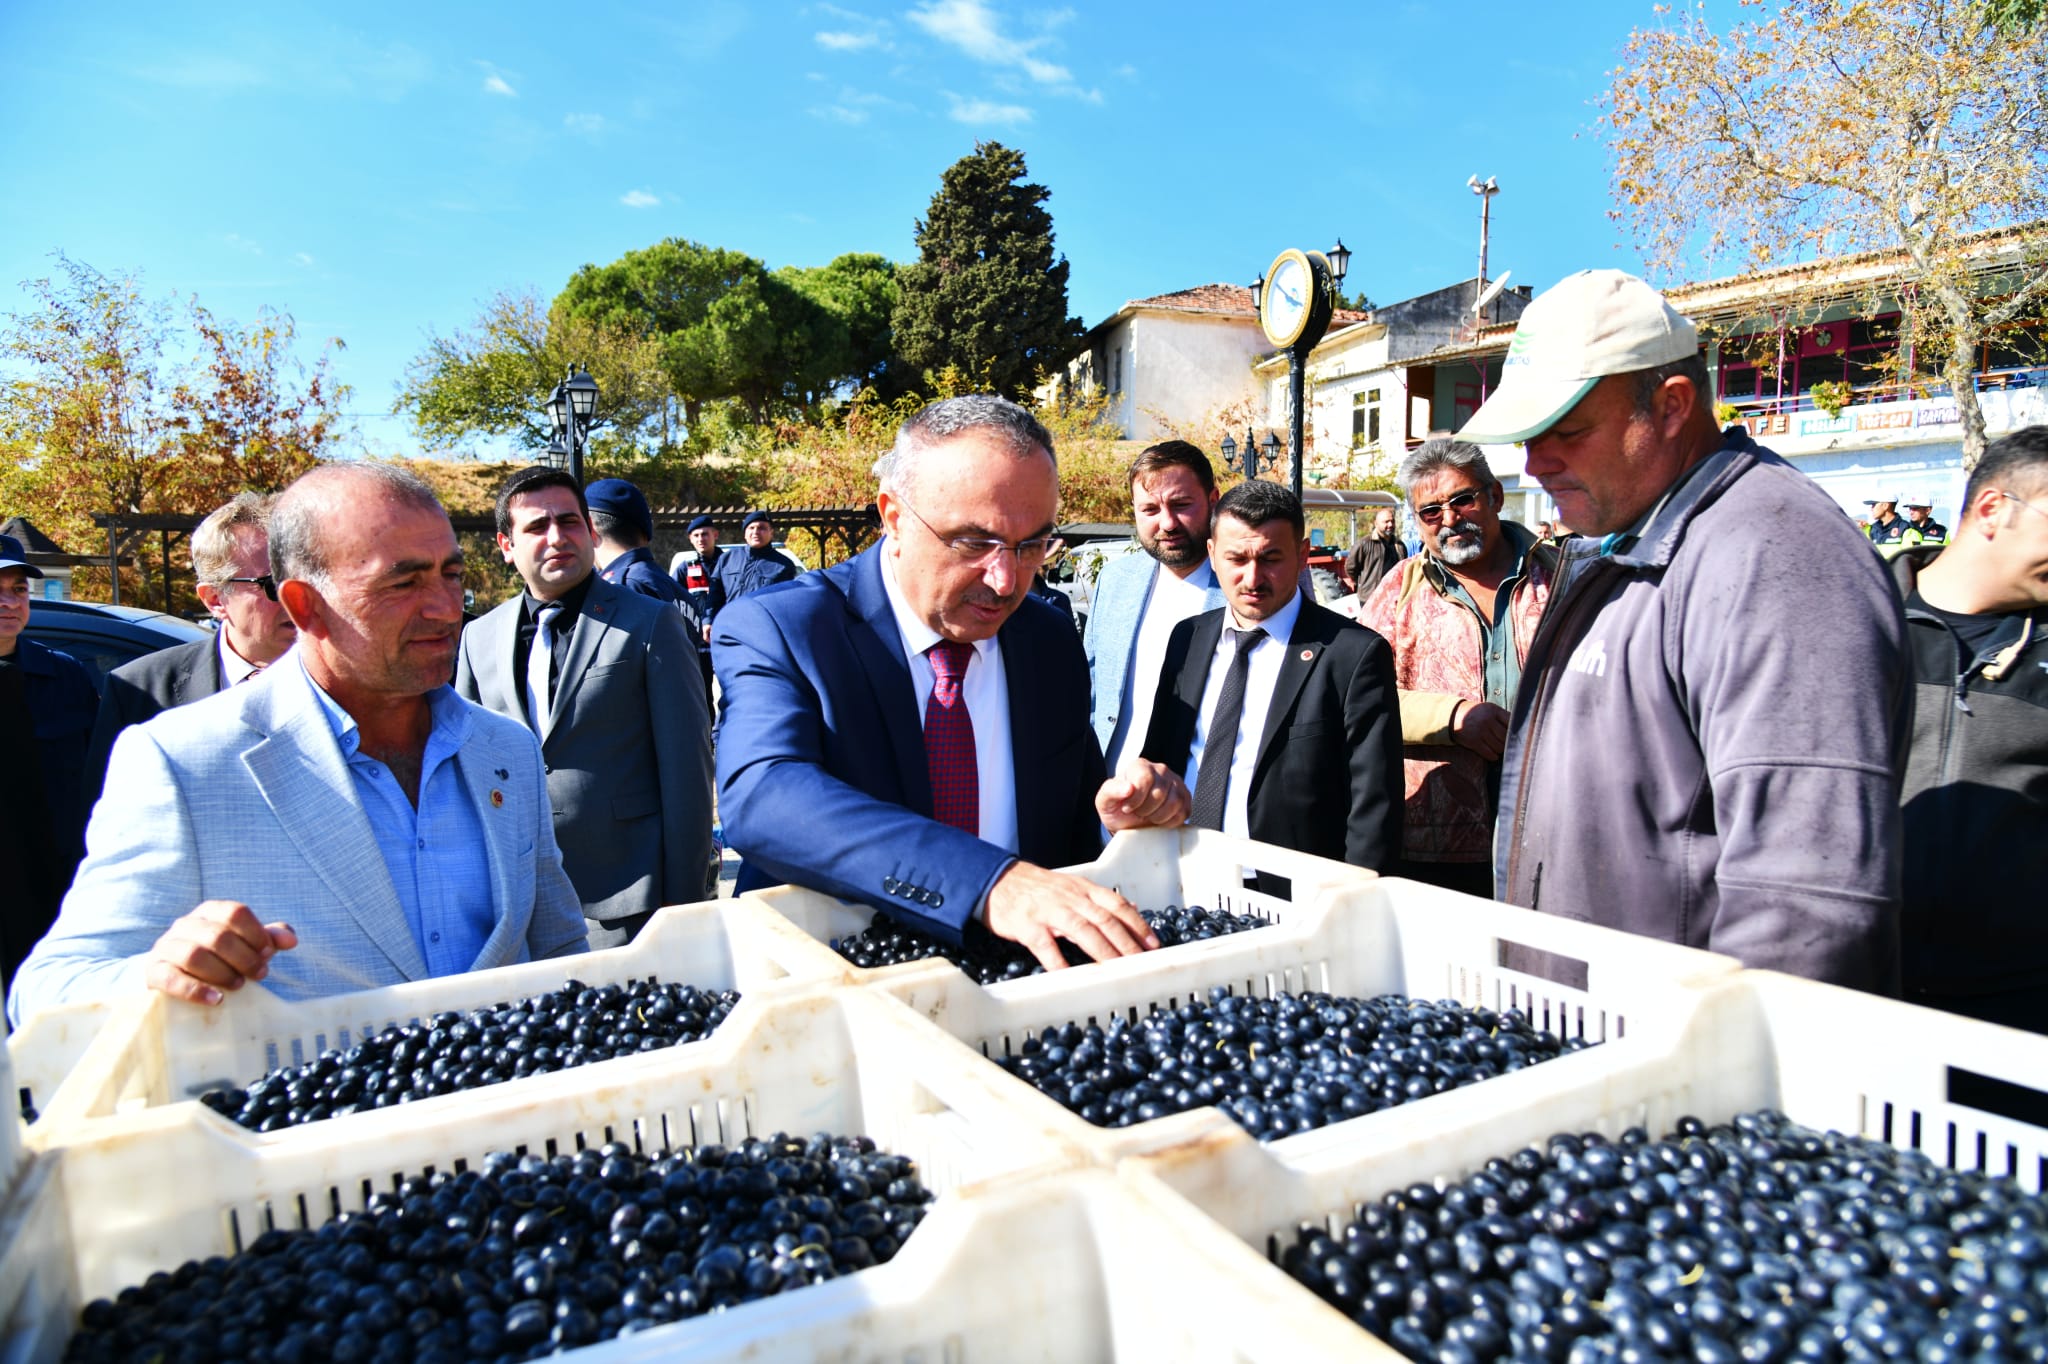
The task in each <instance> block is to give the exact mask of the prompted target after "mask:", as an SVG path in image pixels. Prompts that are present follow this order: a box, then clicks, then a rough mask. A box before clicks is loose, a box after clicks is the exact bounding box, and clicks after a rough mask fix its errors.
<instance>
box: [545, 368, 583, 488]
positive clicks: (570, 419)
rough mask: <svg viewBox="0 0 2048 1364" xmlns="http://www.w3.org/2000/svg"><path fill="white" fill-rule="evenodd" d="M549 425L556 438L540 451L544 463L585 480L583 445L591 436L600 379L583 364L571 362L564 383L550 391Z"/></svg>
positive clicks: (576, 478)
mask: <svg viewBox="0 0 2048 1364" xmlns="http://www.w3.org/2000/svg"><path fill="white" fill-rule="evenodd" d="M546 406H547V413H548V424H549V425H551V426H553V427H554V429H555V438H554V439H553V440H552V441H550V442H548V448H547V449H546V450H544V451H542V453H541V462H542V463H543V464H546V465H548V466H549V467H551V468H556V469H567V470H568V471H569V474H570V476H571V477H573V478H574V479H575V480H576V481H577V482H578V483H581V482H583V447H584V444H585V443H586V442H587V441H588V440H589V437H590V422H591V418H592V416H593V415H595V414H596V412H597V380H595V379H593V378H591V377H590V374H589V372H588V371H587V370H585V369H584V368H583V366H582V365H580V364H572V365H570V367H569V372H568V373H567V374H564V375H563V376H562V382H560V383H559V384H556V385H555V388H554V392H552V393H550V394H548V400H547V404H546Z"/></svg>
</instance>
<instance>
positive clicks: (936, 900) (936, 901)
mask: <svg viewBox="0 0 2048 1364" xmlns="http://www.w3.org/2000/svg"><path fill="white" fill-rule="evenodd" d="M945 903H946V897H945V896H943V895H941V894H939V893H938V892H937V891H933V892H932V908H933V909H937V908H938V907H939V906H941V905H943V904H945Z"/></svg>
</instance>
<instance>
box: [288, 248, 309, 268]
mask: <svg viewBox="0 0 2048 1364" xmlns="http://www.w3.org/2000/svg"><path fill="white" fill-rule="evenodd" d="M292 259H293V260H295V261H297V262H298V263H299V264H301V265H304V266H307V267H308V268H310V267H311V266H312V264H313V257H312V254H311V253H310V252H306V251H295V252H293V253H292Z"/></svg>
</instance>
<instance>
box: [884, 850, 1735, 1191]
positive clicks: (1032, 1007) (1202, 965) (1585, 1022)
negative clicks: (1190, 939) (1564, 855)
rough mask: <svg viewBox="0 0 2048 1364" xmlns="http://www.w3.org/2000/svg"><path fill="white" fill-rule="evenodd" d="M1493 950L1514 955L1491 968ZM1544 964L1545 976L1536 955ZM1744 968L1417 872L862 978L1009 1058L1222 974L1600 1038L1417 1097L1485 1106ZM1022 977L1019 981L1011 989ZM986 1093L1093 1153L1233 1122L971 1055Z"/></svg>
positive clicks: (1342, 1138)
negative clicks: (1089, 961) (1042, 947)
mask: <svg viewBox="0 0 2048 1364" xmlns="http://www.w3.org/2000/svg"><path fill="white" fill-rule="evenodd" d="M1503 962H1509V963H1514V964H1513V965H1502V963H1503ZM1534 966H1540V967H1541V968H1542V969H1543V970H1544V971H1545V972H1546V973H1547V975H1537V974H1533V973H1532V971H1531V970H1529V969H1518V968H1528V967H1534ZM1739 969H1740V967H1739V964H1738V963H1737V962H1736V961H1735V960H1734V959H1733V958H1730V957H1724V956H1720V955H1717V954H1714V953H1709V952H1699V951H1695V950H1693V949H1691V948H1684V947H1678V946H1674V945H1672V944H1670V943H1663V942H1656V941H1652V940H1650V939H1647V938H1640V937H1636V936H1634V935H1632V934H1626V933H1618V932H1615V931H1614V930H1611V929H1605V928H1598V927H1595V926H1593V925H1591V924H1586V923H1581V922H1579V921H1577V920H1572V919H1562V918H1557V917H1554V916H1550V915H1540V914H1534V913H1531V912H1530V911H1528V910H1524V909H1517V908H1515V907H1514V906H1511V905H1503V904H1497V903H1495V902H1494V901H1491V900H1481V899H1478V898H1476V897H1474V896H1469V895H1460V894H1457V893H1455V892H1452V891H1446V890H1441V889H1439V888H1437V887H1434V886H1428V885H1424V884H1422V883H1420V882H1415V881H1406V880H1398V879H1392V878H1388V879H1373V880H1368V881H1363V882H1360V883H1358V884H1356V885H1354V886H1351V887H1349V888H1346V889H1342V890H1338V891H1336V892H1334V893H1333V894H1331V895H1330V896H1329V897H1328V899H1327V901H1326V903H1325V905H1324V908H1323V911H1322V912H1321V913H1320V914H1319V915H1318V916H1317V917H1316V918H1315V919H1314V920H1313V921H1312V922H1305V923H1302V924H1299V925H1295V926H1291V927H1290V926H1287V925H1279V926H1276V927H1274V928H1271V929H1261V930H1259V931H1257V932H1252V933H1241V934H1235V935H1233V936H1231V937H1227V938H1220V939H1216V940H1214V941H1211V942H1206V943H1202V944H1198V945H1197V946H1196V947H1195V948H1193V949H1191V950H1189V951H1186V952H1181V953H1156V954H1155V953H1147V954H1144V955H1141V956H1136V957H1125V958H1121V959H1119V960H1117V961H1113V962H1102V963H1098V964H1096V965H1094V966H1091V967H1089V968H1087V969H1086V970H1074V971H1060V972H1053V973H1049V974H1048V975H1046V976H1044V977H1034V978H1032V980H1031V981H1029V982H1006V983H1004V984H1002V985H995V986H990V987H988V988H986V989H983V988H978V987H976V986H974V985H973V984H972V983H970V982H969V981H968V980H967V978H966V977H965V976H964V975H962V974H961V973H960V972H958V971H955V970H953V969H951V968H950V967H943V968H939V969H934V968H931V967H929V966H927V967H926V969H925V970H924V971H923V972H922V973H921V974H916V975H908V974H906V975H903V976H901V977H896V978H892V979H889V980H886V981H879V982H877V983H876V984H875V985H874V986H873V987H872V988H873V989H875V990H877V991H879V992H881V993H884V994H887V995H888V996H890V997H892V998H894V999H897V1000H900V1001H902V1003H903V1004H905V1005H906V1006H907V1007H909V1008H910V1009H911V1010H912V1011H913V1012H915V1013H917V1014H918V1015H920V1017H921V1018H922V1019H924V1020H926V1021H928V1022H929V1023H930V1024H931V1025H932V1026H933V1028H935V1029H936V1030H937V1031H941V1032H944V1033H946V1034H949V1035H950V1036H951V1037H952V1038H953V1039H955V1042H956V1044H957V1045H958V1046H959V1047H961V1048H963V1049H965V1050H967V1051H968V1052H969V1053H970V1054H972V1053H976V1052H978V1053H979V1054H981V1055H983V1056H988V1057H1001V1056H1006V1055H1011V1054H1014V1053H1015V1051H1016V1050H1017V1048H1018V1046H1019V1045H1020V1044H1021V1043H1022V1042H1023V1041H1024V1039H1025V1038H1026V1036H1028V1035H1030V1034H1032V1033H1035V1032H1037V1031H1039V1030H1040V1029H1043V1028H1046V1027H1049V1026H1054V1025H1059V1024H1064V1023H1068V1022H1074V1023H1079V1024H1082V1025H1083V1026H1086V1025H1087V1024H1089V1023H1099V1024H1102V1025H1105V1026H1106V1025H1108V1024H1109V1022H1110V1021H1111V1020H1112V1019H1114V1018H1117V1017H1123V1018H1125V1019H1128V1020H1131V1021H1133V1022H1135V1021H1137V1020H1139V1019H1141V1018H1143V1017H1144V1016H1146V1015H1147V1014H1149V1013H1152V1012H1154V1011H1155V1010H1158V1009H1162V1008H1167V1009H1171V1008H1177V1007H1178V1006H1179V1005H1181V1004H1182V1003H1184V1002H1187V1001H1189V1000H1197V1001H1199V1000H1202V999H1205V998H1207V996H1208V994H1209V992H1210V990H1212V989H1214V988H1216V987H1218V986H1222V987H1225V988H1228V989H1230V990H1232V991H1234V992H1242V993H1247V994H1252V995H1258V996H1272V995H1276V994H1280V993H1300V992H1303V991H1324V992H1328V993H1331V994H1337V995H1349V996H1367V997H1369V996H1373V995H1381V994H1388V993H1398V994H1404V995H1410V996H1413V997H1416V998H1422V999H1431V1000H1435V999H1454V1000H1456V1001H1458V1002H1459V1003H1461V1004H1465V1005H1468V1006H1471V1007H1482V1006H1483V1007H1485V1008H1489V1009H1494V1010H1496V1011H1504V1010H1508V1009H1519V1010H1521V1011H1522V1012H1523V1013H1525V1014H1526V1015H1528V1017H1529V1018H1530V1019H1531V1021H1532V1022H1533V1023H1534V1024H1535V1025H1536V1026H1537V1027H1539V1028H1546V1029H1549V1030H1550V1031H1552V1032H1555V1033H1557V1034H1559V1035H1560V1036H1569V1037H1582V1038H1584V1039H1586V1040H1587V1041H1588V1042H1597V1043H1601V1044H1603V1045H1601V1046H1598V1047H1594V1048H1591V1049H1589V1050H1587V1051H1583V1052H1578V1053H1574V1054H1572V1055H1567V1056H1561V1057H1558V1058H1557V1059H1555V1060H1552V1061H1548V1062H1545V1063H1543V1064H1542V1065H1539V1066H1534V1067H1531V1068H1529V1069H1527V1070H1523V1071H1518V1072H1514V1073H1512V1074H1508V1075H1502V1076H1498V1077H1496V1078H1494V1079H1491V1080H1486V1081H1482V1082H1480V1083H1479V1084H1477V1085H1474V1086H1471V1087H1468V1088H1467V1089H1464V1090H1458V1091H1453V1092H1452V1093H1451V1094H1444V1095H1436V1096H1433V1097H1431V1098H1428V1099H1424V1100H1420V1101H1419V1103H1420V1105H1421V1106H1423V1107H1428V1106H1430V1105H1437V1104H1442V1103H1444V1102H1446V1101H1448V1100H1450V1099H1451V1098H1453V1097H1454V1096H1456V1095H1471V1094H1473V1093H1475V1092H1477V1093H1481V1094H1484V1095H1486V1096H1488V1097H1486V1098H1485V1099H1483V1100H1481V1102H1484V1103H1488V1104H1500V1105H1512V1104H1514V1103H1517V1102H1529V1101H1531V1100H1532V1099H1533V1098H1534V1096H1537V1095H1540V1094H1542V1093H1544V1092H1545V1091H1546V1089H1547V1088H1548V1087H1549V1086H1550V1085H1551V1084H1553V1083H1561V1081H1557V1080H1553V1078H1552V1077H1553V1076H1555V1075H1563V1076H1576V1077H1581V1078H1584V1079H1589V1080H1590V1079H1591V1078H1593V1077H1597V1076H1599V1075H1601V1074H1603V1073H1605V1072H1606V1071H1607V1070H1609V1069H1611V1068H1613V1067H1614V1066H1616V1065H1620V1064H1622V1063H1623V1059H1625V1058H1626V1056H1627V1055H1628V1054H1629V1052H1630V1051H1631V1050H1632V1048H1631V1047H1630V1045H1629V1043H1628V1038H1629V1037H1630V1036H1631V1035H1632V1033H1633V1032H1634V1030H1635V1029H1636V1028H1637V1026H1638V1025H1641V1024H1648V1023H1653V1022H1655V1021H1656V1020H1658V1019H1666V1020H1668V1019H1671V1018H1673V1017H1677V1016H1681V1015H1682V1014H1683V1013H1684V1012H1685V1011H1686V1010H1687V1009H1688V1008H1689V1007H1690V998H1691V992H1692V991H1693V990H1694V989H1696V988H1698V987H1701V986H1704V985H1710V984H1712V983H1714V982H1716V981H1720V980H1725V979H1727V978H1728V977H1729V976H1731V975H1733V974H1734V973H1735V972H1736V971H1738V970H1739ZM1027 984H1028V985H1029V986H1030V987H1031V988H1030V989H1028V990H1027V989H1025V988H1022V987H1024V986H1025V985H1027ZM982 1075H983V1079H984V1081H985V1083H986V1084H987V1085H988V1086H989V1088H990V1091H991V1093H992V1094H993V1095H995V1096H996V1097H997V1098H999V1099H1000V1100H1001V1101H1003V1102H1006V1103H1008V1104H1010V1105H1011V1106H1012V1107H1013V1108H1014V1109H1015V1111H1016V1113H1017V1115H1018V1120H1019V1121H1029V1122H1031V1123H1032V1124H1034V1125H1035V1126H1038V1127H1041V1128H1043V1129H1044V1130H1046V1131H1048V1132H1051V1133H1053V1134H1054V1135H1055V1136H1056V1137H1057V1139H1058V1140H1060V1141H1061V1142H1062V1143H1064V1144H1065V1145H1066V1146H1067V1147H1068V1148H1069V1149H1072V1150H1074V1151H1075V1152H1077V1153H1078V1154H1080V1155H1082V1156H1083V1157H1084V1158H1087V1159H1090V1160H1095V1161H1104V1162H1107V1161H1114V1160H1117V1159H1119V1158H1121V1157H1124V1156H1128V1155H1134V1154H1138V1153H1140V1152H1144V1151H1152V1150H1158V1149H1161V1148H1164V1147H1171V1146H1178V1145H1182V1144H1187V1143H1195V1144H1202V1143H1206V1142H1210V1141H1214V1140H1216V1139H1218V1138H1219V1137H1224V1136H1227V1135H1228V1134H1231V1133H1236V1132H1239V1131H1240V1129H1239V1128H1238V1126H1237V1125H1236V1123H1234V1122H1233V1121H1231V1120H1230V1119H1229V1118H1228V1117H1226V1116H1225V1115H1224V1114H1223V1113H1222V1112H1221V1111H1220V1110H1218V1109H1215V1108H1201V1109H1195V1110H1192V1111H1189V1112H1185V1113H1176V1114H1173V1115H1171V1116H1169V1117H1164V1118H1158V1119H1154V1120H1153V1121H1150V1122H1144V1123H1138V1124H1135V1125H1133V1126H1130V1127H1125V1128H1106V1127H1096V1126H1095V1125H1093V1124H1091V1123H1089V1122H1087V1121H1086V1120H1084V1119H1083V1118H1081V1117H1080V1116H1079V1115H1078V1114H1075V1113H1072V1112H1070V1111H1068V1110H1067V1109H1066V1108H1065V1107H1064V1106H1062V1105H1061V1104H1059V1103H1057V1102H1055V1101H1054V1100H1053V1099H1051V1098H1049V1097H1047V1096H1045V1095H1043V1094H1040V1093H1039V1092H1038V1091H1036V1090H1035V1089H1033V1088H1032V1087H1031V1086H1030V1085H1028V1084H1026V1083H1025V1082H1024V1081H1022V1080H1018V1079H1014V1078H1012V1077H1011V1076H1009V1075H1008V1074H1006V1073H1004V1072H1002V1071H1001V1070H999V1069H998V1068H997V1067H995V1066H994V1065H985V1066H984V1067H983V1068H982ZM1416 1106H1417V1105H1416V1104H1409V1105H1404V1106H1402V1107H1401V1108H1399V1109H1395V1110H1390V1111H1388V1112H1382V1113H1374V1114H1367V1115H1365V1116H1363V1117H1359V1118H1354V1119H1351V1120H1349V1121H1347V1122H1342V1123H1336V1124H1332V1125H1331V1126H1328V1127H1325V1128H1321V1129H1318V1130H1317V1131H1313V1132H1304V1133H1301V1134H1299V1135H1296V1136H1293V1137H1289V1138H1287V1139H1286V1140H1284V1141H1280V1142H1276V1143H1273V1144H1272V1145H1273V1154H1274V1157H1275V1158H1279V1159H1293V1158H1294V1154H1295V1153H1303V1152H1309V1151H1313V1150H1316V1149H1319V1148H1321V1147H1325V1146H1331V1145H1335V1146H1339V1147H1344V1146H1349V1145H1351V1144H1353V1143H1355V1142H1359V1141H1364V1140H1369V1139H1371V1136H1372V1134H1373V1133H1375V1132H1378V1131H1380V1130H1383V1129H1384V1128H1386V1127H1387V1126H1388V1125H1389V1124H1391V1125H1392V1126H1394V1127H1395V1128H1396V1129H1397V1130H1399V1129H1400V1128H1402V1127H1403V1126H1404V1125H1405V1124H1408V1123H1410V1122H1411V1121H1412V1119H1411V1117H1410V1116H1408V1115H1410V1114H1411V1113H1412V1112H1413V1111H1414V1109H1415V1108H1416Z"/></svg>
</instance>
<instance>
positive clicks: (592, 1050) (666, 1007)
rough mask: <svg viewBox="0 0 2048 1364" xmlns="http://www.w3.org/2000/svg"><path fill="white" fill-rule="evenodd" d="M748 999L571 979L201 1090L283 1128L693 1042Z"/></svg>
mask: <svg viewBox="0 0 2048 1364" xmlns="http://www.w3.org/2000/svg"><path fill="white" fill-rule="evenodd" d="M739 998H740V997H739V995H738V994H736V993H734V992H733V991H731V990H700V989H697V988H696V987H694V986H690V985H664V984H662V983H661V982H659V981H653V980H639V981H634V982H632V983H631V984H628V985H600V986H590V985H585V984H583V983H582V982H581V981H575V980H572V981H569V982H567V983H566V984H564V985H563V986H562V988H561V989H559V990H550V991H549V992H547V993H546V994H541V995H533V996H530V997H529V998H526V999H522V1000H515V1001H513V1002H511V1003H506V1004H493V1005H490V1006H489V1007H487V1008H482V1009H472V1010H470V1011H469V1012H468V1013H466V1014H465V1013H453V1012H449V1013H438V1014H435V1015H434V1016H433V1017H431V1018H427V1019H424V1020H422V1021H420V1022H418V1023H406V1024H401V1025H398V1026H395V1027H390V1028H386V1029H384V1030H383V1031H382V1032H380V1033H378V1034H376V1035H375V1036H374V1037H368V1038H365V1039H364V1040H362V1041H361V1042H358V1043H357V1044H356V1045H354V1046H352V1047H349V1048H347V1049H346V1050H341V1049H331V1050H328V1051H324V1052H322V1053H321V1054H320V1055H319V1056H317V1057H315V1058H314V1059H313V1060H311V1061H308V1062H306V1063H305V1064H304V1065H301V1066H283V1067H280V1068H279V1069H277V1070H273V1071H271V1072H270V1073H269V1074H268V1075H266V1076H264V1077H263V1078H262V1079H260V1080H257V1081H255V1082H254V1083H252V1084H250V1085H248V1086H246V1087H245V1088H242V1089H216V1090H210V1091H208V1092H207V1093H205V1094H202V1095H200V1096H199V1098H200V1102H201V1103H204V1104H205V1105H206V1106H207V1107H209V1108H211V1109H213V1110H214V1111H215V1112H216V1113H219V1114H222V1115H223V1116H225V1117H227V1118H229V1119H230V1120H232V1121H234V1122H237V1123H240V1124H241V1125H242V1126H244V1127H250V1128H254V1129H255V1130H256V1131H258V1132H275V1131H277V1130H278V1129H279V1128H284V1127H295V1126H297V1125H299V1124H300V1123H308V1122H319V1121H321V1120H322V1119H325V1118H338V1117H341V1116H342V1115H343V1114H347V1113H360V1112H365V1111H367V1110H369V1109H373V1108H389V1107H391V1106H393V1105H394V1104H402V1103H411V1102H413V1101H415V1100H418V1099H427V1098H432V1097H433V1096H435V1095H437V1094H454V1093H456V1092H458V1091H461V1090H468V1089H477V1088H480V1087H482V1086H484V1085H494V1084H499V1083H502V1082H503V1081H506V1080H513V1079H518V1078H520V1077H522V1076H527V1075H542V1074H546V1073H547V1072H549V1071H556V1070H568V1069H570V1068H572V1067H575V1066H585V1065H589V1064H591V1063H592V1062H595V1061H608V1060H611V1059H612V1058H613V1057H616V1056H633V1055H637V1054H638V1053H640V1052H644V1051H658V1050H660V1049H661V1048H663V1047H674V1046H680V1045H681V1044H683V1043H685V1042H695V1041H698V1040H700V1039H702V1038H705V1037H709V1036H710V1035H711V1032H712V1029H714V1028H716V1027H717V1026H718V1025H719V1024H720V1023H722V1022H724V1021H725V1016H726V1015H727V1014H729V1013H731V1012H732V1009H733V1006H734V1005H735V1004H737V1003H739Z"/></svg>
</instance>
